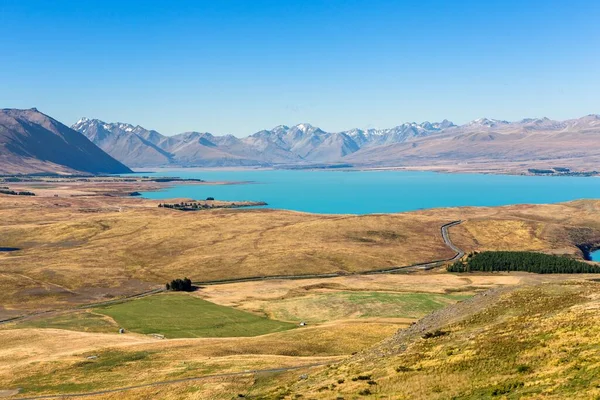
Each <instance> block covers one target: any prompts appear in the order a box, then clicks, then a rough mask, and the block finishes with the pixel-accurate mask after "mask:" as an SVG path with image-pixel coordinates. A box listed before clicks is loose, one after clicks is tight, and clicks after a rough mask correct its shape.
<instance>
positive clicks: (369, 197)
mask: <svg viewBox="0 0 600 400" xmlns="http://www.w3.org/2000/svg"><path fill="white" fill-rule="evenodd" d="M135 175H148V176H179V177H182V178H199V179H203V180H206V181H237V182H239V181H251V182H252V183H250V184H240V185H210V186H206V185H176V186H174V187H171V188H168V189H166V190H163V191H159V192H144V193H142V195H143V196H144V197H146V198H149V199H168V198H175V197H185V198H192V199H197V200H201V199H206V198H207V197H214V198H215V199H217V200H253V201H265V202H267V203H268V204H269V206H268V207H269V208H280V209H287V210H296V211H306V212H313V213H327V214H369V213H388V212H401V211H410V210H417V209H422V208H433V207H453V206H498V205H507V204H519V203H554V202H561V201H568V200H575V199H582V198H600V179H599V178H587V177H543V176H509V175H480V174H440V173H435V172H412V171H287V170H226V171H217V170H168V171H167V170H165V171H159V172H155V173H137V174H135ZM599 256H600V255H599Z"/></svg>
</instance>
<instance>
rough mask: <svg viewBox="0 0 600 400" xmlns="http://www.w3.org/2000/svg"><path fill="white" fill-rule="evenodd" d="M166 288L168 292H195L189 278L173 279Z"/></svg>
mask: <svg viewBox="0 0 600 400" xmlns="http://www.w3.org/2000/svg"><path fill="white" fill-rule="evenodd" d="M165 286H166V288H167V290H172V291H174V292H191V291H192V290H194V287H193V286H192V281H191V280H190V279H188V278H183V279H173V280H172V281H171V282H169V283H167V284H166V285H165Z"/></svg>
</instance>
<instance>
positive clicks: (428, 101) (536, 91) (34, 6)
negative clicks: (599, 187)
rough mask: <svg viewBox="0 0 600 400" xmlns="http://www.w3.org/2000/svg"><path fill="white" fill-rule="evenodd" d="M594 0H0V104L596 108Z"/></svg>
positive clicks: (379, 118)
mask: <svg viewBox="0 0 600 400" xmlns="http://www.w3.org/2000/svg"><path fill="white" fill-rule="evenodd" d="M599 21H600V1H598V0H589V1H578V0H572V1H553V0H545V1H537V0H531V1H528V0H521V1H512V0H506V1H494V0H491V1H484V0H481V1H449V0H448V1H441V0H440V1H426V0H425V1H409V2H402V1H400V0H398V1H379V0H369V1H352V0H349V1H336V0H321V1H317V0H302V1H296V0H287V1H285V0H276V1H261V0H246V1H237V0H211V1H202V0H196V1H152V0H144V1H125V0H120V1H113V0H102V1H98V0H78V1H71V0H57V1H49V0H44V1H38V0H0V37H2V45H1V51H0V107H10V108H12V107H17V108H29V107H37V108H39V109H40V110H41V111H43V112H45V113H47V114H50V115H51V116H53V117H55V118H57V119H59V120H61V121H62V122H64V123H66V124H68V125H70V124H72V123H74V122H75V121H76V120H77V119H78V118H79V117H81V116H87V117H93V118H100V119H103V120H106V121H121V122H130V123H134V124H140V125H142V126H144V127H147V128H153V129H156V130H158V131H160V132H162V133H164V134H175V133H179V132H182V131H187V130H198V131H209V132H213V133H216V134H225V133H232V134H235V135H237V136H245V135H247V134H251V133H253V132H255V131H257V130H260V129H263V128H271V127H273V126H275V125H278V124H287V125H292V124H296V123H299V122H309V123H312V124H313V125H317V126H320V127H322V128H324V129H325V130H330V131H338V130H344V129H349V128H353V127H359V128H367V127H379V128H384V127H392V126H395V125H398V124H400V123H402V122H406V121H424V120H429V121H435V120H441V119H444V118H448V119H450V120H452V121H454V122H456V123H464V122H467V121H469V120H472V119H475V118H478V117H482V116H486V117H491V118H501V119H509V120H516V119H521V118H523V117H541V116H548V117H551V118H556V119H566V118H573V117H579V116H582V115H585V114H590V113H600V22H599Z"/></svg>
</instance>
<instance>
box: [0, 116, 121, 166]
mask: <svg viewBox="0 0 600 400" xmlns="http://www.w3.org/2000/svg"><path fill="white" fill-rule="evenodd" d="M42 172H52V173H81V172H83V173H91V174H98V173H126V172H131V170H130V169H129V168H128V167H126V166H125V165H124V164H122V163H121V162H119V161H117V160H115V159H114V158H113V157H111V156H110V155H109V154H107V153H105V152H104V151H103V150H101V149H100V148H99V147H98V146H96V145H95V144H94V143H92V142H91V141H90V140H89V139H88V138H86V137H85V136H83V135H81V134H80V133H79V132H76V131H74V130H73V129H71V128H69V127H67V126H66V125H64V124H62V123H61V122H59V121H57V120H55V119H54V118H52V117H50V116H48V115H46V114H43V113H41V112H39V111H38V110H37V109H36V108H31V109H10V108H4V109H1V110H0V173H2V174H24V173H25V174H28V173H42Z"/></svg>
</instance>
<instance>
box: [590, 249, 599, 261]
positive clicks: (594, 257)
mask: <svg viewBox="0 0 600 400" xmlns="http://www.w3.org/2000/svg"><path fill="white" fill-rule="evenodd" d="M590 258H591V259H592V261H597V262H600V250H596V251H592V252H591V253H590Z"/></svg>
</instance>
